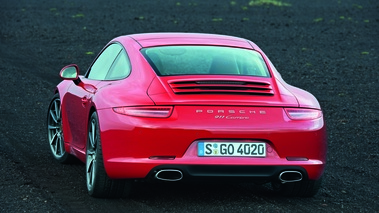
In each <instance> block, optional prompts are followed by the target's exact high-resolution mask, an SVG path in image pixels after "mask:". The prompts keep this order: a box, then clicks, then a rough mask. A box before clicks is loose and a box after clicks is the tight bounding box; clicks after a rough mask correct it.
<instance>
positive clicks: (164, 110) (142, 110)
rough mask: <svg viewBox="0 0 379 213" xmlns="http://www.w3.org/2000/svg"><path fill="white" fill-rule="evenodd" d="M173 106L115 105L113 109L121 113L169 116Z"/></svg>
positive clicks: (143, 115) (154, 116) (142, 115)
mask: <svg viewBox="0 0 379 213" xmlns="http://www.w3.org/2000/svg"><path fill="white" fill-rule="evenodd" d="M173 108H174V107H172V106H160V107H158V106H148V107H146V106H145V107H115V108H113V111H115V112H116V113H119V114H123V115H130V116H137V117H150V118H168V117H170V115H171V113H172V110H173Z"/></svg>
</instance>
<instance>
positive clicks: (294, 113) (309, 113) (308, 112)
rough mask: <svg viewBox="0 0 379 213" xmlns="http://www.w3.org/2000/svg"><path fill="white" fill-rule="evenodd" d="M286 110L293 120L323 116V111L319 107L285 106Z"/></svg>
mask: <svg viewBox="0 0 379 213" xmlns="http://www.w3.org/2000/svg"><path fill="white" fill-rule="evenodd" d="M284 110H285V111H286V113H287V115H288V117H289V118H290V119H292V120H312V119H316V118H320V117H321V116H322V111H321V110H317V109H296V108H285V109H284Z"/></svg>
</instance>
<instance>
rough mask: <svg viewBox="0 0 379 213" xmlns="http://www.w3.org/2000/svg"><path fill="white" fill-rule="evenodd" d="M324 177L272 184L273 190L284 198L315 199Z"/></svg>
mask: <svg viewBox="0 0 379 213" xmlns="http://www.w3.org/2000/svg"><path fill="white" fill-rule="evenodd" d="M321 182H322V177H321V178H320V179H318V180H302V181H299V182H291V183H280V182H279V181H276V182H272V183H271V185H272V188H273V189H274V191H276V192H277V193H279V194H281V195H283V196H291V197H295V196H296V197H313V196H314V195H316V194H317V192H318V190H319V189H320V187H321Z"/></svg>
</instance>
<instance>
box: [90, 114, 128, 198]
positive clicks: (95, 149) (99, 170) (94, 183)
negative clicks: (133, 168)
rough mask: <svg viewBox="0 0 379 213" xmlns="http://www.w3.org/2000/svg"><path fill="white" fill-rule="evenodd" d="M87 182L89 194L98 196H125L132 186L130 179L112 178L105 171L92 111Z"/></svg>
mask: <svg viewBox="0 0 379 213" xmlns="http://www.w3.org/2000/svg"><path fill="white" fill-rule="evenodd" d="M86 183H87V190H88V194H89V195H91V196H92V197H98V198H120V197H123V198H125V197H127V196H128V195H129V194H130V191H131V186H132V182H131V181H130V180H119V179H110V178H109V177H108V175H107V173H106V171H105V168H104V161H103V154H102V147H101V140H100V129H99V121H98V117H97V113H96V112H94V113H92V115H91V118H90V120H89V124H88V139H87V151H86Z"/></svg>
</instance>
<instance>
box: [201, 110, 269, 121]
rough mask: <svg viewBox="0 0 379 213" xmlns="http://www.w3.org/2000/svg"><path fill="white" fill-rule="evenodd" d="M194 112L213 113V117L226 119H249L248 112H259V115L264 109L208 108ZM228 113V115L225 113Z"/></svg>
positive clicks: (263, 112)
mask: <svg viewBox="0 0 379 213" xmlns="http://www.w3.org/2000/svg"><path fill="white" fill-rule="evenodd" d="M196 113H206V114H217V115H215V117H214V118H215V119H228V120H248V119H250V117H249V116H246V115H249V114H260V115H265V114H266V111H265V110H259V111H258V110H223V109H219V110H213V109H208V110H202V109H197V110H196ZM225 114H228V115H225Z"/></svg>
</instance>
